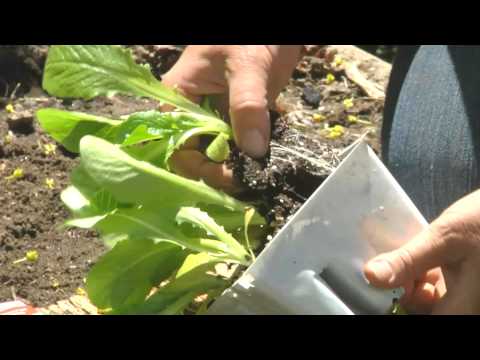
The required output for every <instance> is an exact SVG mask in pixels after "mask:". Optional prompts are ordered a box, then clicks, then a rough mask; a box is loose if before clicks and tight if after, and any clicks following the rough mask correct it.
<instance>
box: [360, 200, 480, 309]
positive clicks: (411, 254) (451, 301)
mask: <svg viewBox="0 0 480 360" xmlns="http://www.w3.org/2000/svg"><path fill="white" fill-rule="evenodd" d="M479 204H480V191H476V192H474V193H472V194H470V195H468V196H466V197H464V198H463V199H461V200H460V201H458V202H457V203H455V204H454V205H453V206H451V207H450V208H449V209H447V210H446V211H445V212H444V213H443V214H442V215H441V216H440V217H439V218H438V219H437V220H435V221H434V222H433V223H432V224H431V225H430V227H429V228H428V229H427V230H425V231H424V232H422V233H421V234H419V235H418V236H417V237H415V238H414V239H413V240H412V241H410V242H409V243H408V244H407V245H405V246H404V247H403V248H401V249H398V250H396V251H393V252H391V253H387V254H382V255H380V256H378V257H377V258H375V259H373V260H372V261H370V262H369V263H368V264H367V266H366V268H365V274H366V276H367V278H368V279H369V281H370V282H371V283H372V284H373V285H375V286H378V287H381V288H397V287H404V288H405V290H406V294H405V296H404V298H403V299H402V303H403V304H404V306H405V307H406V308H407V309H409V310H410V311H412V312H416V313H424V314H437V315H447V314H450V315H453V314H462V315H463V314H479V313H480V282H479V281H478V275H479V274H480V206H479Z"/></svg>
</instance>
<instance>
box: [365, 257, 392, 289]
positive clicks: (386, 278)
mask: <svg viewBox="0 0 480 360" xmlns="http://www.w3.org/2000/svg"><path fill="white" fill-rule="evenodd" d="M368 268H369V269H370V270H371V271H373V273H374V274H375V277H376V278H377V280H379V281H381V282H385V283H389V282H391V281H392V280H393V271H392V267H391V266H390V264H389V263H388V262H386V261H385V260H377V261H373V262H371V263H370V264H368Z"/></svg>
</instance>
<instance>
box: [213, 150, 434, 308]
mask: <svg viewBox="0 0 480 360" xmlns="http://www.w3.org/2000/svg"><path fill="white" fill-rule="evenodd" d="M427 225H428V224H427V222H426V220H425V219H424V218H423V216H422V215H421V214H420V212H419V211H418V210H417V208H416V207H415V206H414V204H413V203H412V201H411V200H410V199H409V198H408V196H407V195H406V193H405V192H404V191H403V190H402V188H401V187H400V186H399V184H398V183H397V182H396V181H395V179H394V178H393V176H392V175H391V174H390V173H389V171H388V170H387V168H386V167H385V166H384V165H383V164H382V162H381V161H380V159H379V158H378V157H377V156H376V154H375V153H374V151H373V150H372V149H371V148H370V147H369V146H368V145H367V144H366V143H365V142H363V141H362V142H360V143H358V144H357V145H356V146H354V147H353V148H352V149H351V150H350V151H348V153H347V154H346V155H345V157H344V159H343V161H342V162H341V164H340V165H339V166H338V168H337V169H336V170H335V171H334V172H333V173H332V174H331V175H330V176H329V177H328V179H327V180H326V181H325V182H324V183H323V184H322V185H321V186H320V187H319V188H318V189H317V191H316V192H315V193H314V194H313V195H312V196H311V197H310V198H309V199H308V201H307V202H306V203H305V204H304V205H303V207H302V208H301V209H300V210H299V211H298V212H297V213H296V214H295V215H294V216H293V217H292V218H291V219H290V221H289V222H288V223H287V224H286V226H285V227H284V228H283V229H282V230H281V231H280V232H279V233H278V234H277V235H276V236H275V238H274V239H273V240H272V241H271V242H270V243H269V244H268V245H267V247H266V248H265V249H264V251H263V252H262V253H261V254H260V256H259V257H258V258H257V260H256V261H255V262H254V264H253V265H251V266H250V267H249V268H248V269H247V270H246V271H245V273H244V274H243V275H242V276H241V278H240V279H239V280H237V281H236V282H235V283H234V285H233V286H232V287H230V288H229V289H227V290H226V291H225V292H224V293H223V294H222V295H221V296H220V297H219V298H218V299H217V301H215V302H214V303H213V304H212V306H211V307H210V309H209V311H208V314H209V315H381V314H387V313H388V312H389V310H390V309H391V308H392V304H393V303H394V301H395V300H397V299H399V298H400V297H401V296H402V294H403V290H402V289H394V290H380V289H377V288H374V287H373V286H371V285H370V284H369V283H368V282H367V280H366V279H365V277H364V275H363V266H364V264H365V263H366V262H367V261H368V260H370V259H371V258H373V257H374V256H376V255H377V254H380V253H383V252H387V251H391V250H394V249H396V248H399V247H400V246H402V245H404V244H405V243H406V242H407V241H409V240H410V239H411V238H412V237H413V236H415V235H416V234H418V233H419V232H420V231H422V230H423V229H424V228H425V227H426V226H427Z"/></svg>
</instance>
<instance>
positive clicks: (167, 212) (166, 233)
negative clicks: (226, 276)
mask: <svg viewBox="0 0 480 360" xmlns="http://www.w3.org/2000/svg"><path fill="white" fill-rule="evenodd" d="M174 214H175V210H174V209H168V208H164V209H162V210H159V211H148V210H145V209H141V208H136V209H119V210H117V211H115V212H112V213H110V214H108V216H106V217H105V218H104V219H101V221H99V222H98V223H96V224H95V228H96V229H97V230H98V231H99V232H100V233H101V235H102V237H103V236H105V235H109V234H110V235H111V234H126V235H128V237H129V238H148V239H152V240H157V239H161V240H162V241H170V242H172V243H174V244H176V245H179V246H182V247H185V248H188V249H190V250H192V251H196V252H207V253H209V254H211V255H212V256H217V257H221V258H223V259H226V260H230V259H231V260H232V261H234V260H235V257H234V256H233V255H231V252H230V251H229V248H228V246H226V245H225V244H224V243H223V242H221V241H217V240H212V239H208V238H199V237H191V236H187V235H185V234H183V233H182V231H181V229H180V228H179V227H178V226H177V225H176V223H175V218H174Z"/></svg>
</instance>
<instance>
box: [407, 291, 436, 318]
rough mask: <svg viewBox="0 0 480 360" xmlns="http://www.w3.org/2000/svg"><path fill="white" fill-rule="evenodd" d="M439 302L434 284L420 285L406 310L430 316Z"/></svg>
mask: <svg viewBox="0 0 480 360" xmlns="http://www.w3.org/2000/svg"><path fill="white" fill-rule="evenodd" d="M437 300H438V297H437V289H436V287H435V286H434V285H433V284H431V283H419V284H417V286H416V287H415V289H414V291H413V294H412V297H411V299H410V301H409V302H408V304H407V305H406V308H407V309H408V310H409V311H410V312H413V313H416V314H430V313H431V312H432V309H433V306H434V304H435V302H436V301H437Z"/></svg>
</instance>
